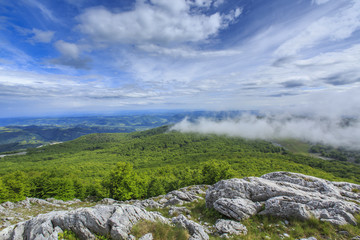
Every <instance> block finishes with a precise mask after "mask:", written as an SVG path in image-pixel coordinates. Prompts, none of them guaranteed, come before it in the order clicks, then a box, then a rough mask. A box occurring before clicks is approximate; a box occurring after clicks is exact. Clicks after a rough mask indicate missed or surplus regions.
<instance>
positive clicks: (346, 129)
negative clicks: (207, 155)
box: [172, 115, 360, 150]
mask: <svg viewBox="0 0 360 240" xmlns="http://www.w3.org/2000/svg"><path fill="white" fill-rule="evenodd" d="M172 129H173V130H177V131H181V132H196V133H202V134H218V135H227V136H232V137H244V138H248V139H263V140H276V139H287V138H293V139H299V140H302V141H308V142H311V143H321V144H326V145H331V146H334V147H346V148H349V149H357V150H359V149H360V123H359V121H357V120H354V119H343V118H338V119H329V118H320V117H318V118H307V117H289V116H286V117H285V116H282V117H272V116H265V117H258V116H254V115H246V116H241V117H239V118H236V119H226V120H221V121H218V120H214V119H207V118H200V119H197V120H195V121H190V120H189V119H187V118H186V119H184V120H183V121H181V122H180V123H177V124H176V125H175V126H174V127H173V128H172Z"/></svg>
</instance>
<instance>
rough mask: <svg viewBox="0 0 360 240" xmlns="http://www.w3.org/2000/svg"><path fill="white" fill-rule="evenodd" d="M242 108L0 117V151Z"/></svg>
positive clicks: (221, 116)
mask: <svg viewBox="0 0 360 240" xmlns="http://www.w3.org/2000/svg"><path fill="white" fill-rule="evenodd" d="M242 113H243V112H242V111H223V112H211V111H209V112H208V111H194V112H170V113H137V114H130V113H128V114H124V115H120V116H85V117H59V118H53V117H50V118H11V119H10V118H8V119H0V153H2V152H12V151H20V150H25V149H26V148H30V147H38V146H41V145H45V144H49V143H52V142H64V141H69V140H73V139H75V138H78V137H80V136H83V135H86V134H90V133H129V132H135V131H143V130H147V129H150V128H155V127H159V126H163V125H169V124H173V123H177V122H179V121H181V120H183V119H184V118H185V117H188V119H189V120H191V121H193V120H195V119H198V118H200V117H207V118H212V119H218V120H221V119H225V118H229V117H236V116H240V115H241V114H242Z"/></svg>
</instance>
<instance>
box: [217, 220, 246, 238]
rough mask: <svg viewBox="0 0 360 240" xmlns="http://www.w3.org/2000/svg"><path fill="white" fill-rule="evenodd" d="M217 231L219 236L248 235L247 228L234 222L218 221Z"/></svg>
mask: <svg viewBox="0 0 360 240" xmlns="http://www.w3.org/2000/svg"><path fill="white" fill-rule="evenodd" d="M214 227H215V230H216V232H217V233H218V234H219V235H223V234H231V235H246V234H247V228H246V227H245V226H244V225H243V224H241V223H239V222H235V221H232V220H224V219H219V220H217V221H216V223H215V225H214Z"/></svg>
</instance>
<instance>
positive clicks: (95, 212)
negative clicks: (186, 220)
mask: <svg viewBox="0 0 360 240" xmlns="http://www.w3.org/2000/svg"><path fill="white" fill-rule="evenodd" d="M140 220H147V221H161V222H164V223H169V221H168V220H167V219H166V218H164V217H162V216H161V215H159V214H157V213H153V212H147V211H146V210H145V209H142V208H138V207H136V206H131V205H118V206H108V205H97V206H95V207H92V208H79V209H77V210H74V211H70V212H67V211H54V212H50V213H47V214H40V215H39V216H37V217H35V218H32V219H30V220H28V221H26V222H21V223H18V224H16V225H13V226H10V227H8V228H6V229H4V230H3V231H1V232H0V239H4V240H7V239H29V240H32V239H49V240H51V239H54V240H55V239H58V233H60V232H61V231H63V230H71V231H72V232H74V233H75V234H76V235H77V236H78V237H79V238H80V239H96V236H95V235H94V234H99V235H103V236H104V235H110V236H111V237H112V238H113V239H127V238H128V234H129V232H130V230H131V228H132V226H133V225H134V224H136V223H137V222H138V221H140Z"/></svg>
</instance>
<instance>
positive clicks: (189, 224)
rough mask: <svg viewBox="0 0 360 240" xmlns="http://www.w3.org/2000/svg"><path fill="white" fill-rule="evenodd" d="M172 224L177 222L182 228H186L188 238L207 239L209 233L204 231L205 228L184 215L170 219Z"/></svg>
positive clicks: (190, 239) (193, 239)
mask: <svg viewBox="0 0 360 240" xmlns="http://www.w3.org/2000/svg"><path fill="white" fill-rule="evenodd" d="M172 222H173V223H174V224H178V225H180V226H181V227H183V228H186V229H187V230H188V231H189V234H190V235H191V236H190V238H189V240H208V239H209V235H208V234H207V233H206V230H205V228H204V227H203V226H201V225H200V224H198V223H196V222H194V221H191V220H188V219H187V218H186V217H185V216H184V215H182V214H181V215H179V216H177V217H174V218H173V219H172Z"/></svg>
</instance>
